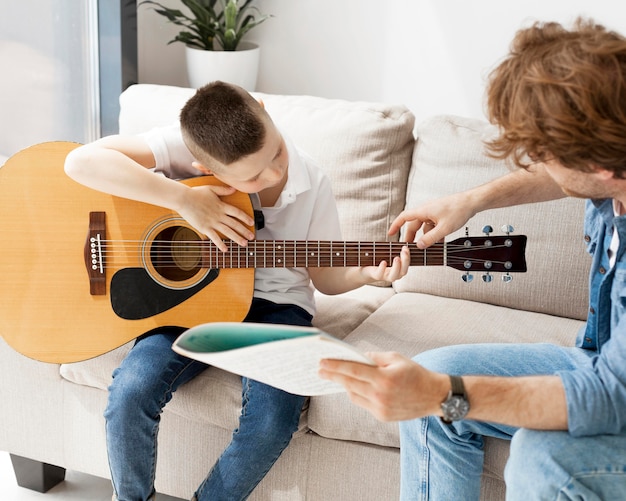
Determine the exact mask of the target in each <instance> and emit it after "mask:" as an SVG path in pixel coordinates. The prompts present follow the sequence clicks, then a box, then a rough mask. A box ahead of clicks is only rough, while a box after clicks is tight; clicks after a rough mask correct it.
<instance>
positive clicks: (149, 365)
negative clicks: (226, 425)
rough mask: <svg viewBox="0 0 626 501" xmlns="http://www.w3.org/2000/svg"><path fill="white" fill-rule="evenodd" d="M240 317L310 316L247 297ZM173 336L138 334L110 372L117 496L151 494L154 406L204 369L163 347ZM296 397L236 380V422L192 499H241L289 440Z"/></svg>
mask: <svg viewBox="0 0 626 501" xmlns="http://www.w3.org/2000/svg"><path fill="white" fill-rule="evenodd" d="M246 321H249V322H271V323H277V324H289V325H305V326H308V325H311V316H310V315H309V314H308V313H307V312H306V311H304V310H302V309H301V308H299V307H297V306H293V305H277V304H274V303H271V302H269V301H264V300H257V299H255V300H254V301H253V306H252V308H251V310H250V313H249V314H248V316H247V317H246ZM179 333H180V331H178V332H175V331H171V330H170V331H169V332H167V331H164V332H161V333H157V334H152V335H148V336H145V337H143V338H140V339H139V340H138V341H137V343H136V344H135V346H134V347H133V349H132V350H131V351H130V352H129V354H128V355H127V356H126V358H125V359H124V360H123V362H122V364H121V365H120V366H119V367H118V368H117V369H116V370H115V371H114V373H113V383H112V384H111V387H110V388H109V402H108V406H107V409H106V411H105V419H106V436H107V450H108V455H109V466H110V469H111V477H112V479H113V489H114V491H115V495H116V496H117V498H118V499H119V501H145V500H148V499H150V498H151V496H153V495H154V475H155V470H156V456H157V433H158V429H159V420H160V414H161V412H162V409H163V407H164V406H165V404H166V403H167V402H169V400H170V399H171V398H172V394H173V393H174V391H176V389H177V388H178V387H180V386H181V385H182V384H184V383H186V382H187V381H190V380H191V379H193V378H194V377H195V376H197V375H198V374H200V373H201V372H202V371H203V370H205V369H206V368H207V366H206V365H204V364H202V363H200V362H197V361H193V360H190V359H188V358H185V357H182V356H180V355H178V354H177V353H176V352H174V351H173V350H172V349H171V345H172V342H173V341H174V339H176V337H177V335H178V334H179ZM304 402H305V397H301V396H298V395H291V394H289V393H286V392H284V391H282V390H278V389H276V388H273V387H270V386H267V385H264V384H261V383H258V382H256V381H252V380H249V379H247V378H243V391H242V412H241V416H240V418H239V427H238V428H237V429H236V430H235V431H234V432H233V436H232V441H231V442H230V444H229V445H228V446H227V448H226V450H225V451H224V452H223V453H222V455H221V457H220V458H219V459H218V461H217V462H216V464H215V465H214V466H213V469H212V470H211V472H210V473H209V475H208V476H207V478H206V479H205V481H204V482H203V483H202V485H201V486H200V487H199V488H198V490H197V492H196V497H197V499H198V501H207V500H209V499H210V500H211V501H221V500H225V501H236V500H243V499H246V498H247V497H248V495H249V494H250V493H251V492H252V490H253V489H254V487H255V486H256V485H257V484H258V483H259V482H260V481H261V479H262V478H263V477H264V476H265V474H266V473H267V472H268V471H269V469H270V468H271V467H272V465H273V464H274V462H275V461H276V460H277V459H278V457H279V456H280V454H281V453H282V451H283V450H284V449H285V447H287V445H288V444H289V441H290V439H291V436H292V434H293V433H294V432H295V431H296V430H297V428H298V422H299V419H300V412H301V410H302V406H303V404H304ZM181 457H183V458H184V457H185V456H184V454H183V455H181ZM181 468H185V465H184V464H181ZM193 488H194V486H190V490H191V489H193Z"/></svg>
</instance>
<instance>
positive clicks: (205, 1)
mask: <svg viewBox="0 0 626 501" xmlns="http://www.w3.org/2000/svg"><path fill="white" fill-rule="evenodd" d="M180 2H181V3H182V4H183V5H184V6H185V7H186V8H187V10H188V12H183V11H182V10H180V9H175V8H170V7H165V6H164V5H162V4H161V3H160V2H157V1H155V0H144V1H143V2H141V3H142V4H148V5H152V6H153V7H154V11H155V12H156V13H157V14H160V15H162V16H164V17H165V18H166V19H167V20H168V21H169V22H171V23H173V24H176V25H177V26H181V27H182V28H183V29H182V30H181V31H180V32H179V33H178V34H177V35H176V36H175V37H174V38H173V39H172V40H170V41H169V42H168V44H171V43H174V42H182V43H183V44H185V56H186V60H187V71H188V77H189V83H190V85H191V86H193V87H200V86H201V85H204V84H205V83H207V82H210V81H212V80H225V81H229V82H233V83H236V84H238V85H241V86H242V87H244V88H245V89H247V90H250V91H252V90H254V87H255V86H256V76H257V73H258V65H259V56H260V48H259V47H258V45H256V44H253V43H249V42H245V41H244V42H242V38H243V37H244V36H245V35H246V34H247V33H248V32H249V31H250V30H251V29H252V28H254V27H256V26H258V25H260V24H261V23H263V22H265V21H266V20H267V19H269V18H270V17H272V16H271V15H267V14H261V13H260V12H259V10H258V8H257V7H255V6H254V5H253V3H254V0H180Z"/></svg>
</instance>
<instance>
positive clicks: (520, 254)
mask: <svg viewBox="0 0 626 501" xmlns="http://www.w3.org/2000/svg"><path fill="white" fill-rule="evenodd" d="M504 229H505V231H506V232H507V234H506V235H502V236H495V235H490V232H491V231H493V230H492V229H491V227H490V226H486V227H485V228H484V229H483V232H485V233H486V234H485V236H480V237H470V236H465V237H461V238H457V239H456V240H453V241H451V242H447V243H446V256H447V260H446V265H448V266H450V267H452V268H455V269H457V270H461V271H464V272H465V275H463V280H465V281H466V282H470V281H471V280H472V278H473V275H472V273H474V272H482V273H484V275H483V281H485V282H491V280H492V278H493V277H492V276H491V275H490V273H491V272H500V273H506V275H504V276H503V277H502V279H503V281H505V282H510V281H511V279H512V277H511V275H509V273H514V272H520V273H523V272H525V271H526V257H525V252H526V240H527V238H526V235H510V234H509V232H510V231H512V230H513V228H512V227H510V226H505V227H504Z"/></svg>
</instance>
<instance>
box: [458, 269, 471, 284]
mask: <svg viewBox="0 0 626 501" xmlns="http://www.w3.org/2000/svg"><path fill="white" fill-rule="evenodd" d="M461 278H462V279H463V282H465V283H467V284H469V283H470V282H471V281H472V280H474V275H472V274H471V273H470V272H469V271H466V272H465V275H461Z"/></svg>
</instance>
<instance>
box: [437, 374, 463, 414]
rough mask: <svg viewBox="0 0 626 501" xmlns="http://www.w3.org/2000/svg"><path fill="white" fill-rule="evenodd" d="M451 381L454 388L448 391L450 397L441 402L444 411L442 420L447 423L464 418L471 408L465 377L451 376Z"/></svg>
mask: <svg viewBox="0 0 626 501" xmlns="http://www.w3.org/2000/svg"><path fill="white" fill-rule="evenodd" d="M450 383H451V385H452V389H451V390H450V393H448V397H447V398H446V399H445V400H444V401H443V402H441V411H442V412H443V417H442V418H441V420H442V421H443V422H444V423H446V424H450V423H451V422H452V421H459V420H461V419H463V418H464V417H465V416H467V413H468V412H469V409H470V404H469V400H468V399H467V393H465V386H464V385H463V379H461V377H460V376H450Z"/></svg>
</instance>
